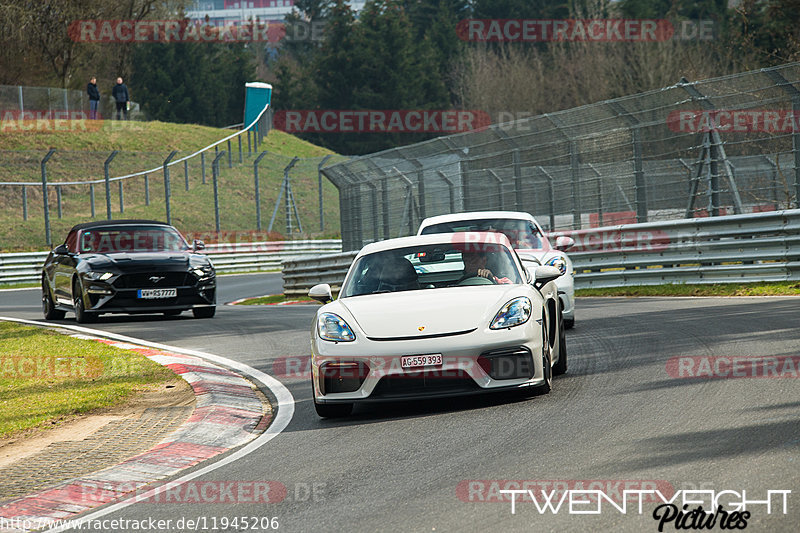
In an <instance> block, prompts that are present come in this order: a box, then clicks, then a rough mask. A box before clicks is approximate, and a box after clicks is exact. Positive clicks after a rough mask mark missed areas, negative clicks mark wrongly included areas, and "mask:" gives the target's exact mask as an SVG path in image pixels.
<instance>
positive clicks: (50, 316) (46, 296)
mask: <svg viewBox="0 0 800 533" xmlns="http://www.w3.org/2000/svg"><path fill="white" fill-rule="evenodd" d="M42 313H44V318H45V320H61V319H62V318H64V315H66V314H67V313H66V312H64V311H61V310H59V309H56V306H55V303H53V295H52V294H51V293H50V287H49V286H48V284H47V282H45V281H44V280H43V281H42Z"/></svg>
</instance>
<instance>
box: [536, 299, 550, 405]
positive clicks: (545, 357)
mask: <svg viewBox="0 0 800 533" xmlns="http://www.w3.org/2000/svg"><path fill="white" fill-rule="evenodd" d="M542 318H543V320H542V373H543V374H544V381H543V382H542V384H541V385H540V386H539V387H538V388H537V390H536V392H537V394H547V393H549V392H550V391H551V390H552V389H553V367H552V366H551V365H552V364H553V351H552V348H550V343H549V342H548V340H547V314H546V313H545V311H544V310H542Z"/></svg>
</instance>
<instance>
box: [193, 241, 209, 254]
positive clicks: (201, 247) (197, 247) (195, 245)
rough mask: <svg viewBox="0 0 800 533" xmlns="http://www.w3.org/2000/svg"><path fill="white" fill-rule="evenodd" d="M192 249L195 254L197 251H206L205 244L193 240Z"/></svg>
mask: <svg viewBox="0 0 800 533" xmlns="http://www.w3.org/2000/svg"><path fill="white" fill-rule="evenodd" d="M192 248H193V249H194V251H195V252H196V251H198V250H205V249H206V243H204V242H203V241H200V240H197V239H195V240H194V242H193V243H192Z"/></svg>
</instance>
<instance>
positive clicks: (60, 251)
mask: <svg viewBox="0 0 800 533" xmlns="http://www.w3.org/2000/svg"><path fill="white" fill-rule="evenodd" d="M53 253H54V254H56V255H67V254H69V248H67V245H66V244H59V245H58V246H56V247H55V248H54V249H53Z"/></svg>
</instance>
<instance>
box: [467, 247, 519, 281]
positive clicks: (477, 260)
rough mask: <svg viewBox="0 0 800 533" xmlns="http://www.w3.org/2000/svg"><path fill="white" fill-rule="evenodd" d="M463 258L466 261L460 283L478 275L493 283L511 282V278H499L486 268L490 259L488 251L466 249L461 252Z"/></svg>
mask: <svg viewBox="0 0 800 533" xmlns="http://www.w3.org/2000/svg"><path fill="white" fill-rule="evenodd" d="M461 260H462V261H463V262H464V273H463V274H462V276H461V278H460V279H459V280H458V282H459V283H460V282H462V281H464V280H465V279H468V278H474V277H476V276H478V277H481V278H486V279H488V280H489V281H491V282H492V283H499V284H506V283H511V280H510V279H508V278H498V277H497V276H495V275H494V274H493V273H492V271H491V270H489V269H488V268H486V264H487V262H488V261H489V254H488V253H486V252H466V251H465V252H463V253H462V254H461Z"/></svg>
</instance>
